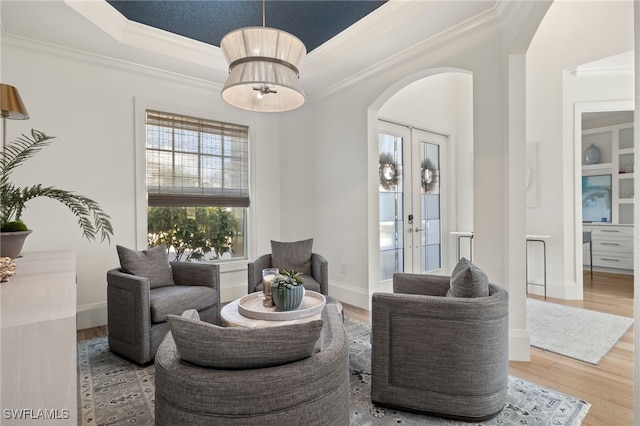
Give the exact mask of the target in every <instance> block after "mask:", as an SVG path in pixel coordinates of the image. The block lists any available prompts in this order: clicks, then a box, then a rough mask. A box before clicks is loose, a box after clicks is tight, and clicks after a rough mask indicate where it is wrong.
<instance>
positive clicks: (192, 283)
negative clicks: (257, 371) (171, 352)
mask: <svg viewBox="0 0 640 426" xmlns="http://www.w3.org/2000/svg"><path fill="white" fill-rule="evenodd" d="M117 249H118V256H119V257H120V264H121V267H120V268H115V269H112V270H110V271H108V272H107V315H108V329H109V337H108V338H109V347H110V349H111V350H112V351H113V352H115V353H118V354H120V355H122V356H124V357H126V358H129V359H131V360H133V361H135V362H137V363H139V364H146V363H148V362H150V361H153V359H154V357H155V354H156V351H157V350H158V346H160V343H161V342H162V339H163V338H164V336H165V335H166V334H167V332H168V331H169V323H168V322H167V315H173V314H175V315H180V314H182V312H184V311H185V310H187V309H196V310H197V311H198V312H199V314H200V317H201V318H202V320H204V321H207V322H210V323H213V324H218V322H219V312H220V270H219V266H218V265H214V264H205V263H187V262H169V261H168V257H167V250H166V247H165V246H158V247H153V248H150V249H148V250H142V251H137V250H131V249H128V248H125V247H122V246H117Z"/></svg>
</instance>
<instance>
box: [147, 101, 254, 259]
mask: <svg viewBox="0 0 640 426" xmlns="http://www.w3.org/2000/svg"><path fill="white" fill-rule="evenodd" d="M149 109H151V110H158V111H166V112H171V113H175V114H183V115H189V116H192V117H199V118H204V119H210V120H214V121H225V122H229V123H234V124H241V125H244V126H247V127H249V193H250V194H255V173H253V170H255V169H254V167H255V163H254V158H255V156H254V150H255V148H254V144H253V139H254V134H255V128H256V125H255V123H253V122H248V121H246V120H238V119H237V118H229V117H220V116H216V117H214V116H212V114H211V111H204V110H202V109H198V108H194V107H191V106H189V105H180V104H171V103H168V102H162V101H158V100H152V99H145V98H140V97H135V98H134V123H135V132H134V162H135V163H134V173H135V177H134V178H135V218H136V220H135V236H136V249H138V250H142V249H145V248H147V207H148V203H147V182H146V180H147V160H146V158H147V157H146V149H147V147H146V141H147V131H146V111H147V110H149ZM255 225H256V208H255V207H254V206H251V207H249V211H248V215H247V229H246V230H245V231H246V235H245V238H246V244H247V247H246V252H245V256H246V258H239V259H236V260H223V261H219V262H218V261H215V262H216V263H219V264H220V272H231V271H236V270H240V269H242V268H244V269H246V265H247V260H249V259H251V257H252V256H253V254H252V253H253V252H254V247H256V232H255V229H256V226H255Z"/></svg>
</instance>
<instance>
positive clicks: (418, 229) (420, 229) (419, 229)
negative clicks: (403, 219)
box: [415, 228, 424, 232]
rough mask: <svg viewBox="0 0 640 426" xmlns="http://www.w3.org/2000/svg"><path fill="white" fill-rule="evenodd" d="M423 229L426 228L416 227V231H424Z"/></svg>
mask: <svg viewBox="0 0 640 426" xmlns="http://www.w3.org/2000/svg"><path fill="white" fill-rule="evenodd" d="M422 231H424V229H422V228H416V229H415V232H422Z"/></svg>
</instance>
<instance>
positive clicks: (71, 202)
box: [0, 130, 113, 258]
mask: <svg viewBox="0 0 640 426" xmlns="http://www.w3.org/2000/svg"><path fill="white" fill-rule="evenodd" d="M52 139H54V137H52V136H47V135H46V134H44V133H43V132H40V131H38V130H31V136H27V135H24V134H23V135H22V136H21V137H19V138H18V139H17V140H16V141H14V142H11V143H9V144H7V145H6V146H5V148H4V150H3V151H2V156H1V158H0V257H10V258H15V257H18V255H19V254H20V251H21V250H22V245H23V244H24V240H25V239H26V237H27V236H28V235H29V234H30V233H31V232H32V231H31V230H30V229H29V228H28V227H27V225H25V224H24V223H23V222H22V220H21V218H22V213H24V210H25V205H26V203H27V202H28V201H29V200H32V199H34V198H37V197H48V198H51V199H54V200H57V201H59V202H61V203H62V204H64V205H66V206H67V207H68V208H69V210H71V212H72V213H73V214H74V215H75V216H77V217H78V225H79V226H80V229H81V230H82V235H83V236H84V237H85V238H87V239H88V240H89V241H95V240H96V239H97V238H98V237H99V238H100V242H102V241H104V240H108V241H111V238H110V237H111V236H112V235H113V227H112V226H111V222H110V217H109V215H108V214H107V213H105V212H104V211H103V210H102V208H101V207H100V205H99V204H98V203H97V202H95V201H93V200H92V199H91V198H87V197H85V196H83V195H79V194H76V193H74V192H72V191H65V190H62V189H58V188H54V187H52V186H42V185H41V184H36V185H32V186H25V187H17V186H15V185H14V183H13V182H11V179H10V177H11V173H12V172H13V171H14V170H15V169H16V168H17V167H18V166H19V165H21V164H22V163H23V162H25V161H26V160H27V159H29V158H31V157H33V156H34V155H35V154H36V153H38V152H39V151H40V150H41V149H42V148H44V147H45V146H47V145H49V144H50V143H51V140H52Z"/></svg>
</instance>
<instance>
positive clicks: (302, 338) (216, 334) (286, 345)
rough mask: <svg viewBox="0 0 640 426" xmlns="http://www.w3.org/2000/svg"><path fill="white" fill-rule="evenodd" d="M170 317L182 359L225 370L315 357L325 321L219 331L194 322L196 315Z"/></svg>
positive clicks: (197, 320) (226, 328)
mask: <svg viewBox="0 0 640 426" xmlns="http://www.w3.org/2000/svg"><path fill="white" fill-rule="evenodd" d="M190 311H191V310H189V311H185V312H184V313H183V314H182V315H181V316H178V315H167V320H168V321H169V325H170V327H171V334H172V335H173V339H174V341H175V342H176V348H177V349H178V353H179V354H180V357H181V358H182V359H183V360H184V361H187V362H190V363H192V364H196V365H200V366H203V367H210V368H219V369H224V370H239V369H250V368H265V367H274V366H278V365H284V364H289V363H291V362H295V361H299V360H301V359H304V358H308V357H310V356H311V355H313V354H314V352H315V351H314V349H315V346H316V342H317V341H318V339H319V338H320V332H321V331H322V324H323V323H322V320H314V321H310V322H305V323H301V324H289V325H282V326H277V327H268V328H255V329H254V328H244V327H220V326H217V325H215V324H209V323H208V322H204V321H200V320H199V319H195V316H197V312H196V314H195V315H194V314H193V312H190Z"/></svg>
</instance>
